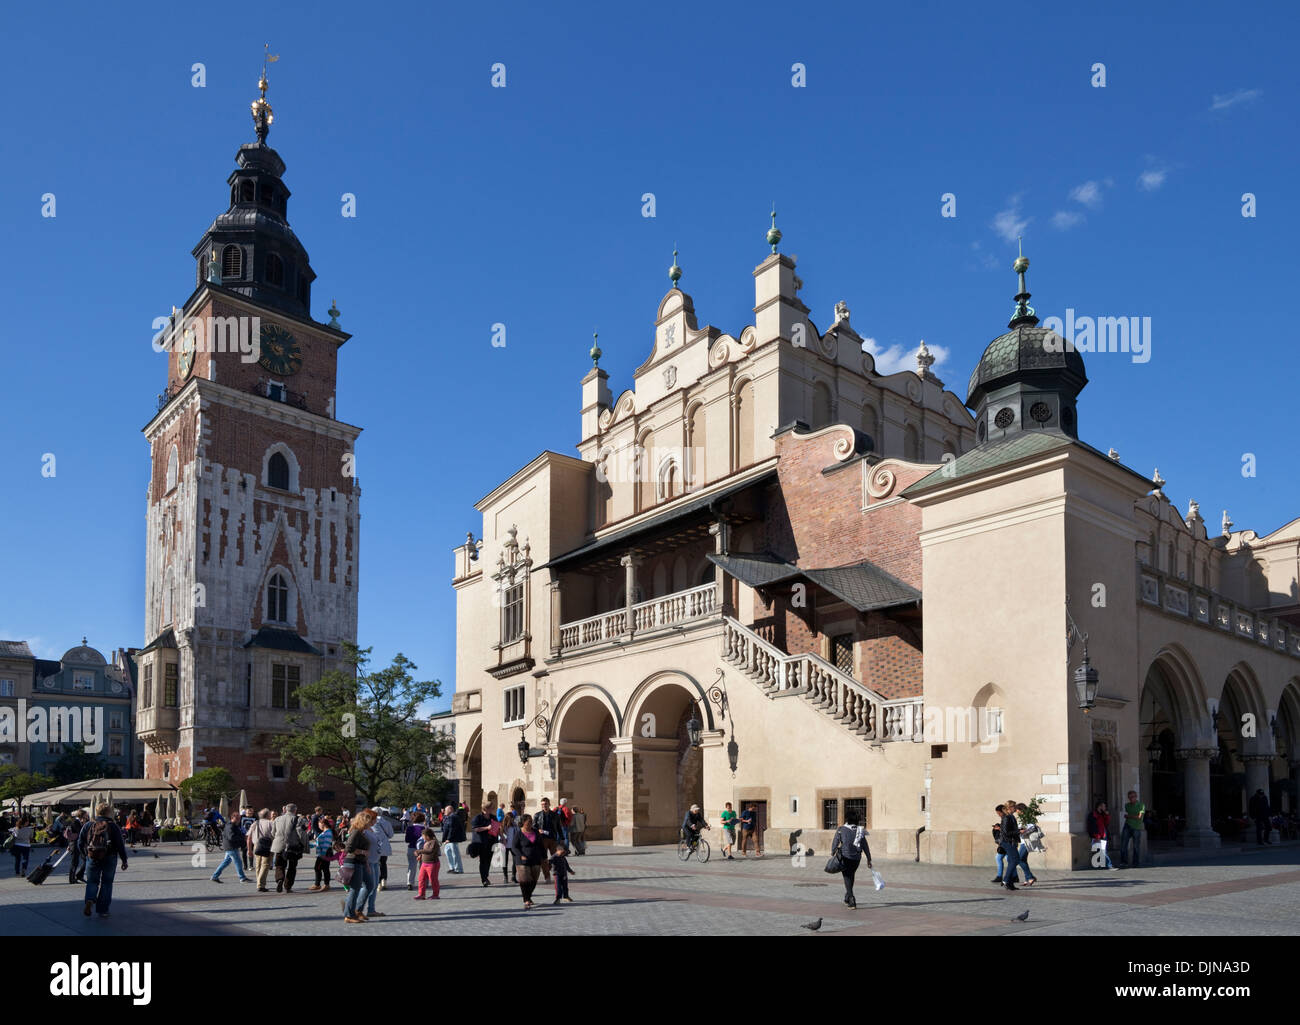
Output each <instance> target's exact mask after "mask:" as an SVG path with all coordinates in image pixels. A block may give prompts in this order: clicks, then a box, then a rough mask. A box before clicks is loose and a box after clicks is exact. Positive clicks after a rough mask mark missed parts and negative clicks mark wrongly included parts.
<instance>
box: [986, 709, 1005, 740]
mask: <svg viewBox="0 0 1300 1025" xmlns="http://www.w3.org/2000/svg"><path fill="white" fill-rule="evenodd" d="M984 735H985V736H986V737H1000V736H1001V735H1002V709H1000V708H986V709H984Z"/></svg>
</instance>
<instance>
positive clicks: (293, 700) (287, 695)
mask: <svg viewBox="0 0 1300 1025" xmlns="http://www.w3.org/2000/svg"><path fill="white" fill-rule="evenodd" d="M300 683H302V667H301V666H285V665H278V664H273V665H272V666H271V707H272V708H301V707H302V703H301V702H300V701H299V699H298V685H299V684H300Z"/></svg>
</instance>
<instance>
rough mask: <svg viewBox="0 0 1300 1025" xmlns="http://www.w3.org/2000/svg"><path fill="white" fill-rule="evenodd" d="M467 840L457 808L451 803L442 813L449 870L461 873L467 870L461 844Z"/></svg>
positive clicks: (457, 873) (456, 873)
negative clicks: (462, 856) (462, 859)
mask: <svg viewBox="0 0 1300 1025" xmlns="http://www.w3.org/2000/svg"><path fill="white" fill-rule="evenodd" d="M464 842H465V827H464V825H463V824H462V823H461V820H460V816H459V815H457V814H456V809H455V808H453V807H452V806H451V805H450V804H449V805H447V807H446V808H445V809H444V810H443V813H442V846H443V849H444V850H445V851H446V852H447V871H448V872H449V873H454V874H455V875H461V874H463V873H464V871H465V867H464V865H463V864H462V863H461V860H460V845H461V844H463V843H464Z"/></svg>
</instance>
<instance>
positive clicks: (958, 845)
mask: <svg viewBox="0 0 1300 1025" xmlns="http://www.w3.org/2000/svg"><path fill="white" fill-rule="evenodd" d="M768 241H769V242H770V243H771V245H772V252H771V254H770V255H768V256H767V257H766V258H765V259H764V260H763V262H762V263H761V264H760V265H759V266H758V267H757V268H756V269H755V270H754V273H753V277H754V292H755V298H754V322H753V323H752V324H750V325H748V326H746V327H744V329H743V330H742V331H740V332H739V333H738V334H736V335H731V334H727V333H725V332H723V331H721V330H719V329H717V328H715V327H711V326H704V327H701V326H699V323H698V321H697V318H696V313H695V308H694V303H693V301H692V299H691V297H690V296H689V295H687V294H686V293H685V292H683V291H681V290H680V289H679V288H678V287H677V282H678V278H679V277H680V274H681V271H680V268H678V267H677V266H676V262H675V261H674V266H673V269H672V271H671V272H670V277H671V278H672V280H673V287H672V288H671V289H670V290H669V291H668V293H667V294H666V295H665V296H664V297H663V300H662V301H661V302H660V304H659V307H658V310H657V313H656V316H655V320H654V336H653V339H652V340H651V344H650V351H649V354H648V356H647V358H646V360H645V362H644V363H643V364H642V365H641V366H640V367H639V368H638V369H637V370H636V371H635V373H634V378H633V382H632V386H631V387H630V388H628V389H627V390H625V391H622V392H621V393H619V394H615V393H614V391H613V390H612V389H611V388H610V386H609V382H608V376H607V375H606V373H605V371H603V370H601V369H600V368H599V365H598V361H599V356H600V351H599V349H598V348H593V351H592V355H593V367H592V369H591V370H590V371H589V372H588V373H587V375H586V376H585V377H584V378H583V379H582V383H581V389H582V391H581V431H580V435H579V441H578V446H577V455H576V456H570V455H564V454H559V453H556V452H552V451H545V452H542V453H541V454H540V455H538V456H537V458H535V459H534V460H533V461H532V462H530V463H529V464H528V465H527V466H525V467H523V468H522V469H521V470H519V471H518V472H517V473H515V474H514V475H513V476H511V477H510V478H509V479H507V480H505V481H503V482H502V483H501V484H500V485H499V486H498V487H496V488H495V489H494V490H493V491H492V492H491V493H490V494H488V495H487V496H485V497H484V498H482V499H481V500H480V501H479V502H478V503H477V505H476V506H475V508H476V509H477V510H478V512H479V513H481V514H482V518H483V520H482V527H481V535H482V536H481V539H475V538H474V537H473V535H472V534H471V535H470V537H469V538H468V539H467V542H466V543H465V544H464V545H462V546H460V547H459V548H457V549H456V550H455V552H454V579H453V586H454V588H455V590H456V594H457V654H456V659H457V663H456V694H455V699H454V704H453V710H454V711H455V712H456V718H457V723H456V740H457V769H458V775H459V777H460V786H461V794H462V797H463V798H464V799H465V800H467V801H468V802H470V804H471V806H476V805H477V804H478V803H479V802H480V801H481V800H484V799H486V800H490V801H500V802H502V803H506V804H509V803H510V802H523V803H524V804H526V806H527V807H528V809H529V810H533V809H535V808H536V807H537V802H538V801H539V800H540V798H541V797H544V796H546V797H550V798H551V799H552V801H555V800H557V799H559V798H563V797H567V798H569V799H570V801H571V803H575V804H577V805H579V806H582V807H583V808H584V809H585V810H586V812H587V816H588V836H589V838H593V839H610V840H612V841H613V842H614V843H616V844H625V845H628V844H655V843H665V842H672V841H675V840H676V838H677V836H678V829H679V825H680V823H681V821H682V818H683V815H684V813H685V811H686V809H687V808H689V806H690V805H691V804H693V803H698V804H700V805H701V806H702V807H703V808H704V810H705V813H706V816H707V817H709V818H710V819H711V820H712V821H714V822H715V824H716V821H717V815H718V812H719V810H720V809H721V808H722V806H723V804H724V802H727V801H730V802H732V804H733V805H735V806H736V807H739V806H740V804H741V803H742V802H743V803H746V804H748V803H749V802H754V803H755V804H756V805H757V806H758V811H759V817H760V828H762V829H763V830H764V836H765V839H766V843H765V845H764V846H765V849H767V848H769V847H770V848H771V849H772V850H779V851H782V852H784V851H785V850H786V849H787V838H788V836H789V834H791V833H793V832H794V831H795V830H802V834H801V837H800V839H801V842H802V843H804V844H805V845H806V846H809V847H812V848H814V849H815V850H819V851H824V850H826V849H827V846H828V840H829V830H832V829H833V828H834V827H835V826H836V825H837V824H839V823H840V822H842V821H844V816H845V814H846V812H847V811H849V810H857V811H859V812H861V813H862V814H863V815H864V816H865V819H864V821H865V822H866V824H867V826H868V828H869V830H870V832H871V834H872V837H873V842H872V843H873V849H874V850H875V851H876V852H877V853H879V854H883V855H889V854H893V855H897V856H900V857H903V856H906V857H909V858H910V857H913V856H916V855H917V854H919V857H920V858H921V859H923V860H927V861H931V862H937V863H946V864H976V863H983V862H986V861H987V860H989V859H991V857H992V844H991V841H990V835H989V825H990V823H991V821H992V809H993V806H994V805H995V804H998V803H1001V802H1002V801H1003V800H1005V799H1006V798H1008V797H1011V796H1016V797H1018V798H1019V799H1021V800H1026V801H1027V800H1028V799H1029V798H1030V797H1033V796H1037V797H1038V798H1039V799H1040V801H1041V803H1042V807H1043V808H1044V814H1043V815H1042V817H1041V819H1040V822H1041V823H1042V824H1043V826H1044V828H1045V830H1046V832H1047V834H1048V835H1047V852H1046V854H1045V855H1043V857H1044V858H1045V861H1044V863H1045V864H1046V865H1048V866H1051V867H1060V868H1065V867H1071V866H1082V865H1085V864H1086V863H1087V857H1088V850H1089V842H1088V838H1087V835H1086V830H1085V827H1084V820H1085V816H1086V814H1087V811H1088V808H1089V805H1090V803H1091V802H1093V801H1096V800H1106V801H1108V802H1109V803H1110V805H1111V807H1112V808H1116V807H1119V806H1120V805H1122V803H1123V797H1124V794H1125V793H1126V792H1127V791H1128V790H1130V789H1137V790H1138V791H1139V792H1140V794H1141V795H1142V796H1143V799H1144V800H1145V801H1146V802H1147V804H1148V805H1149V806H1150V808H1151V809H1152V811H1153V813H1154V824H1155V825H1156V826H1157V827H1158V828H1160V829H1162V830H1166V831H1167V832H1168V833H1170V834H1174V833H1177V834H1179V835H1180V837H1181V839H1182V842H1184V843H1185V844H1189V845H1205V846H1210V845H1216V844H1218V843H1219V842H1220V835H1221V834H1226V832H1227V831H1229V830H1230V829H1231V828H1232V827H1231V825H1230V820H1231V818H1232V817H1233V816H1234V815H1236V814H1239V813H1241V812H1242V811H1244V809H1245V802H1246V800H1247V797H1248V795H1249V794H1253V793H1254V792H1255V790H1256V789H1257V788H1260V787H1262V788H1264V789H1265V790H1266V791H1268V792H1269V793H1270V796H1271V798H1272V799H1273V801H1274V806H1275V807H1276V808H1282V809H1292V808H1294V807H1295V778H1296V770H1297V765H1298V764H1300V763H1298V762H1297V758H1298V757H1300V752H1297V750H1296V744H1297V741H1300V600H1298V594H1300V589H1298V585H1297V578H1298V562H1300V559H1298V553H1300V520H1297V521H1294V522H1292V523H1290V524H1288V525H1287V526H1285V527H1283V528H1281V529H1280V530H1278V531H1276V532H1274V533H1273V534H1270V535H1268V536H1259V535H1257V534H1256V533H1254V532H1252V531H1236V532H1234V531H1232V530H1231V525H1230V524H1226V523H1225V526H1224V529H1223V531H1222V533H1221V534H1217V535H1214V536H1211V534H1210V532H1209V531H1208V530H1207V528H1206V525H1205V523H1204V522H1203V520H1202V518H1201V516H1200V514H1199V512H1198V511H1197V508H1196V505H1195V503H1192V505H1191V506H1190V508H1189V510H1188V512H1187V513H1186V514H1185V515H1184V514H1183V513H1182V512H1180V511H1179V510H1178V509H1176V508H1175V507H1174V506H1173V504H1172V503H1171V501H1170V499H1169V498H1168V497H1167V496H1166V495H1165V494H1164V493H1163V490H1162V489H1161V487H1160V484H1161V482H1160V481H1159V480H1158V479H1156V480H1152V479H1149V478H1147V477H1146V476H1144V475H1142V474H1140V473H1137V472H1135V471H1133V470H1132V469H1130V468H1128V467H1126V466H1124V465H1122V464H1121V463H1120V462H1119V461H1118V458H1117V456H1115V454H1114V453H1113V452H1112V453H1111V454H1110V455H1108V454H1106V453H1103V452H1100V451H1098V450H1097V449H1095V448H1092V447H1091V446H1089V445H1088V444H1086V443H1085V442H1084V441H1083V440H1081V422H1080V416H1081V415H1082V416H1083V421H1084V423H1085V424H1086V410H1085V411H1083V413H1081V411H1080V409H1079V403H1078V396H1079V393H1080V392H1081V391H1082V389H1083V388H1084V386H1085V385H1086V383H1087V375H1086V370H1085V367H1084V362H1083V358H1082V356H1081V355H1080V354H1079V352H1077V351H1075V350H1074V349H1073V347H1071V346H1068V345H1066V344H1065V343H1064V342H1063V340H1062V339H1061V338H1060V337H1059V336H1056V335H1054V334H1052V333H1051V332H1050V331H1048V330H1047V329H1046V328H1043V327H1040V326H1039V324H1038V319H1037V317H1036V316H1035V315H1034V313H1033V310H1032V308H1031V307H1030V306H1029V305H1028V299H1029V295H1028V293H1027V291H1026V287H1025V281H1024V278H1025V270H1026V268H1027V267H1028V261H1027V260H1025V259H1024V258H1023V257H1022V258H1021V259H1020V260H1018V261H1017V264H1016V268H1015V269H1016V270H1017V271H1018V272H1019V274H1020V289H1019V294H1018V295H1017V296H1016V306H1015V309H1014V313H1013V316H1012V319H1011V322H1010V324H1009V325H1008V330H1007V331H1006V332H1004V333H1002V334H1000V335H999V336H998V337H997V338H995V339H994V340H993V342H992V343H990V344H989V345H988V347H987V349H986V350H985V352H984V354H983V356H982V358H981V359H980V361H979V363H978V364H977V365H976V366H975V368H974V371H973V373H972V375H971V378H970V382H969V386H968V389H967V394H966V396H965V397H964V399H963V397H961V396H959V395H958V394H955V393H954V392H952V391H950V390H948V389H947V388H945V386H944V385H943V383H942V382H941V381H940V380H938V379H937V378H936V377H935V375H934V373H933V372H932V370H931V367H932V365H933V362H934V360H933V358H932V357H931V356H930V355H929V354H928V352H927V350H926V349H925V347H924V344H922V348H921V350H920V354H919V356H918V366H917V370H916V371H915V372H912V371H902V372H899V373H894V374H889V375H881V374H879V373H877V371H876V367H875V365H874V362H873V359H872V357H871V355H870V354H869V353H866V352H865V351H864V349H863V339H862V338H861V337H860V336H859V335H858V334H857V333H856V332H855V331H854V329H853V327H852V325H851V322H850V314H849V310H848V309H847V307H846V306H845V305H844V304H843V303H840V304H838V305H837V307H836V310H835V315H834V322H833V323H832V325H831V326H830V327H829V329H827V330H824V331H823V330H819V329H818V328H817V327H816V326H814V324H813V321H812V319H811V316H810V311H809V310H808V308H807V307H806V306H805V305H804V304H803V302H802V301H801V300H800V298H799V294H798V293H799V290H800V288H801V285H802V282H801V281H800V280H799V277H798V276H797V274H796V269H795V263H794V261H793V260H792V259H791V258H790V257H788V256H786V255H784V254H782V253H780V252H779V251H778V248H779V246H778V243H779V241H780V234H779V232H777V231H776V230H775V228H773V231H772V232H771V233H770V234H769V238H768ZM1084 433H1086V432H1084ZM1225 521H1226V515H1225ZM1098 584H1101V585H1103V586H1104V593H1105V595H1106V599H1105V603H1104V605H1098V604H1097V603H1096V602H1095V601H1094V596H1095V595H1096V594H1097V593H1099V592H1098V591H1097V589H1096V585H1098ZM1070 599H1073V601H1070ZM1070 616H1072V617H1073V619H1074V621H1075V622H1076V623H1077V624H1078V631H1075V632H1074V634H1072V633H1071V632H1070V630H1069V629H1068V624H1069V621H1070V620H1069V617H1070ZM1079 631H1082V632H1084V633H1086V634H1087V635H1088V636H1087V639H1086V641H1085V647H1086V650H1087V663H1086V664H1082V665H1081V663H1082V662H1083V660H1084V655H1083V648H1081V647H1080V646H1079V645H1078V643H1077V641H1075V642H1072V641H1071V639H1070V638H1071V636H1076V637H1077V635H1078V632H1079ZM1089 666H1090V667H1091V669H1092V670H1095V671H1096V673H1097V674H1098V677H1099V680H1100V684H1099V689H1097V691H1096V693H1095V696H1092V697H1091V700H1090V701H1089V702H1087V703H1089V704H1090V705H1091V707H1090V708H1089V709H1088V710H1087V711H1085V710H1084V709H1083V708H1082V707H1081V705H1082V704H1083V703H1084V699H1083V698H1081V697H1080V696H1079V692H1078V690H1077V688H1076V682H1075V677H1076V672H1077V671H1078V670H1080V669H1082V670H1083V671H1084V672H1083V681H1084V682H1085V683H1086V682H1087V671H1088V669H1089ZM521 731H522V732H521ZM716 839H717V838H716V837H715V842H716Z"/></svg>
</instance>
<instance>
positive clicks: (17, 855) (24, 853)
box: [13, 844, 32, 876]
mask: <svg viewBox="0 0 1300 1025" xmlns="http://www.w3.org/2000/svg"><path fill="white" fill-rule="evenodd" d="M31 854H32V849H31V848H30V847H29V846H28V845H27V844H14V846H13V856H14V875H16V876H25V875H26V874H27V859H28V858H29V857H31Z"/></svg>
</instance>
